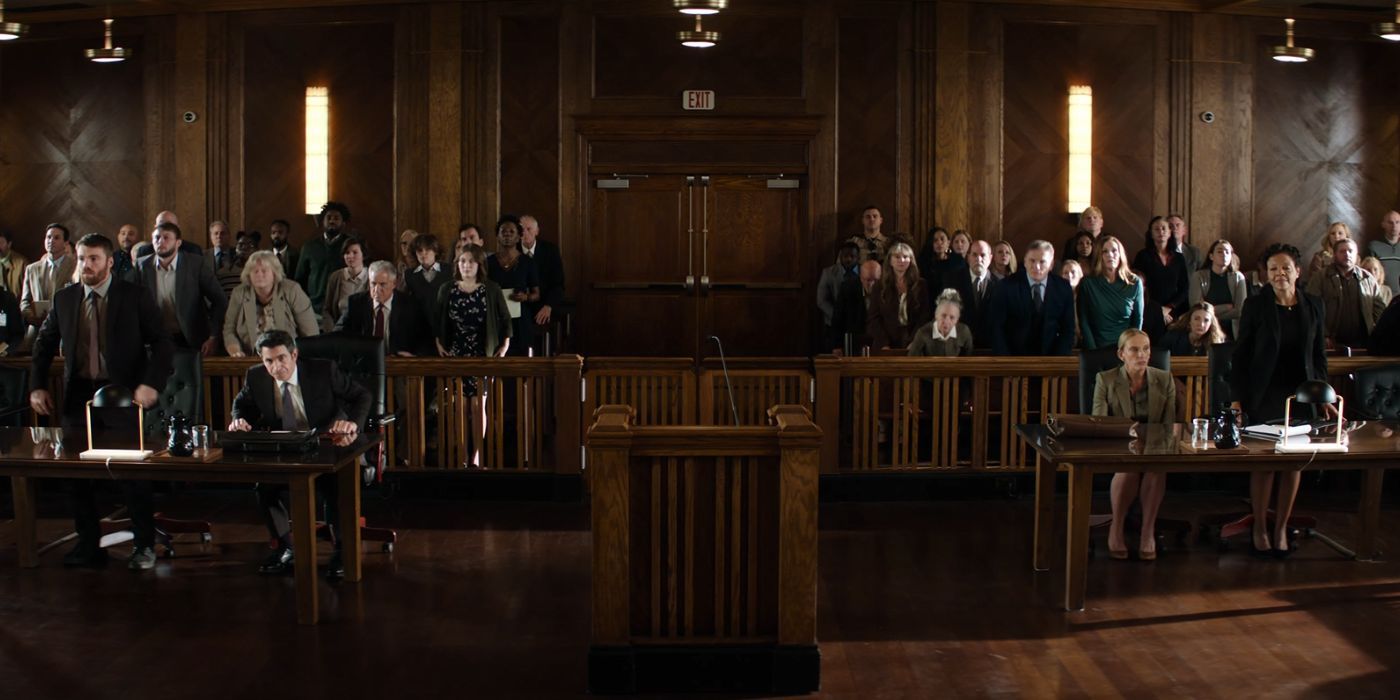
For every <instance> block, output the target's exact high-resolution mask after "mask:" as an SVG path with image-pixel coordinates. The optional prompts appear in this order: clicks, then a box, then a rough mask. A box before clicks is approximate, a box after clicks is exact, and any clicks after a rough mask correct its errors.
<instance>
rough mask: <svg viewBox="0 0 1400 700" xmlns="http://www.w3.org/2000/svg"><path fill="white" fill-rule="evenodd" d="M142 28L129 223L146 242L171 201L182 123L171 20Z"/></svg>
mask: <svg viewBox="0 0 1400 700" xmlns="http://www.w3.org/2000/svg"><path fill="white" fill-rule="evenodd" d="M144 27H145V36H146V37H147V40H146V41H145V42H144V46H143V48H144V49H145V50H144V51H143V52H142V54H141V57H140V60H141V64H142V78H141V86H142V91H143V94H144V105H145V118H146V123H145V151H146V164H145V168H144V169H143V170H144V172H143V179H144V184H143V187H142V190H143V193H144V197H143V198H142V203H143V206H142V208H141V211H140V212H139V215H138V217H137V219H136V221H134V222H132V223H135V224H136V226H137V228H138V229H139V230H140V231H141V237H142V238H143V239H146V238H149V233H148V232H149V231H151V230H152V229H153V228H154V222H155V215H156V212H159V211H161V210H163V209H167V208H169V207H170V206H172V205H173V204H174V201H175V131H176V129H177V128H178V127H179V125H181V123H182V122H181V121H180V113H179V112H177V111H176V110H175V52H176V42H175V41H174V36H175V18H174V17H172V16H159V17H147V18H146V19H145V21H144ZM240 82H241V81H240Z"/></svg>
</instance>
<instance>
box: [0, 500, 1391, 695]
mask: <svg viewBox="0 0 1400 700" xmlns="http://www.w3.org/2000/svg"><path fill="white" fill-rule="evenodd" d="M1305 500H1306V494H1305ZM1325 500H1331V499H1325ZM44 503H45V507H44V511H45V514H46V516H47V517H45V519H44V520H43V521H42V523H41V535H43V536H44V537H56V536H59V535H61V534H62V533H63V532H64V531H65V529H66V527H67V520H66V518H65V517H64V507H63V503H62V501H61V500H54V499H52V498H46V499H45V500H44ZM1311 504H1312V505H1313V506H1314V507H1317V508H1326V507H1329V506H1331V505H1332V504H1331V503H1327V502H1322V500H1319V499H1316V498H1314V499H1313V500H1312V501H1311ZM160 505H161V507H162V508H163V509H164V510H166V511H167V512H169V513H171V514H172V515H176V516H204V517H208V518H210V519H212V520H213V522H214V523H215V538H216V539H215V544H214V545H211V546H209V547H207V548H202V547H200V546H199V545H196V544H189V545H186V546H184V547H182V548H181V549H180V550H179V552H178V554H179V556H178V557H177V558H176V559H174V560H173V561H166V560H163V561H162V562H161V563H160V564H159V565H158V566H157V568H156V571H155V572H154V574H147V575H133V574H130V573H128V572H127V571H126V570H125V569H124V568H122V567H120V566H116V565H115V564H116V562H114V565H113V566H112V567H110V568H108V569H107V570H105V571H100V572H74V571H65V570H64V569H62V568H61V567H60V566H59V558H60V556H61V552H62V551H63V550H62V549H58V550H54V551H52V552H50V553H49V554H47V555H45V556H44V558H43V560H42V564H41V566H40V568H38V569H37V570H19V569H17V568H16V566H15V554H14V548H13V546H12V545H13V539H12V538H13V530H12V528H11V527H9V525H8V523H5V524H3V525H0V697H3V698H11V699H15V700H29V699H39V698H64V699H78V698H81V699H89V698H108V697H110V698H143V699H144V698H181V699H186V698H199V699H209V700H216V699H220V698H282V697H316V698H400V697H404V698H418V697H423V698H482V697H502V698H504V697H512V698H516V697H521V698H541V697H569V696H580V695H583V694H584V691H583V689H584V687H585V681H586V679H585V655H586V652H587V649H588V600H589V592H588V591H589V583H588V563H589V539H588V532H587V529H586V528H587V522H588V513H587V508H586V507H584V506H581V505H569V504H553V503H544V504H542V503H500V502H494V503H480V502H477V503H471V502H454V501H448V500H432V499H422V498H398V499H394V500H383V499H380V498H379V497H378V496H374V495H370V496H369V497H368V498H367V501H366V512H367V514H368V516H369V517H370V518H371V519H372V520H374V521H375V523H376V524H385V523H387V524H391V525H393V526H395V527H398V528H399V534H400V537H401V543H400V545H399V548H398V550H397V551H396V552H395V553H394V554H393V555H392V556H390V555H385V554H381V553H379V552H377V551H376V552H373V553H371V554H370V555H369V556H368V557H367V563H366V566H365V579H364V582H363V583H361V584H359V585H347V584H336V585H332V584H323V585H322V588H321V593H322V596H323V606H324V607H323V617H324V618H325V619H326V622H325V623H324V624H322V625H320V626H318V627H300V626H298V625H296V624H295V617H294V614H293V609H294V600H293V591H292V581H291V579H289V578H286V579H284V578H267V577H262V576H258V575H257V574H256V573H255V572H254V569H255V566H256V563H257V562H258V561H259V560H260V559H261V558H262V556H263V555H264V553H265V549H264V547H265V544H264V543H263V541H262V539H261V537H262V534H261V528H260V527H259V526H258V525H257V523H256V520H255V518H254V511H253V495H252V493H251V491H248V492H242V491H239V492H198V493H184V494H181V495H180V496H179V497H178V498H165V499H163V500H162V502H161V504H160ZM1305 505H1306V503H1305ZM1238 507H1239V502H1238V501H1237V500H1235V499H1232V498H1226V497H1222V496H1202V495H1189V496H1188V495H1169V496H1168V501H1167V508H1166V511H1167V512H1165V513H1164V514H1163V515H1164V517H1188V518H1191V517H1195V516H1196V515H1198V514H1202V513H1214V512H1229V511H1232V510H1236V509H1237V508H1238ZM0 513H5V514H7V510H0ZM1320 514H1321V515H1322V516H1323V518H1324V525H1331V526H1334V527H1340V528H1341V529H1340V530H1339V533H1340V534H1343V535H1344V536H1349V533H1350V530H1349V529H1347V528H1348V526H1349V520H1348V519H1347V518H1346V517H1345V516H1341V515H1338V514H1336V513H1335V512H1331V511H1322V512H1321V513H1320ZM821 524H822V532H821V578H820V594H819V595H820V597H819V606H820V609H819V629H820V639H821V653H822V693H821V695H822V696H825V697H833V698H863V699H864V698H886V697H888V698H905V697H913V698H927V697H985V696H1002V697H1114V696H1126V697H1132V698H1150V697H1182V698H1211V697H1219V698H1239V697H1329V698H1330V697H1337V698H1347V699H1348V700H1354V699H1358V698H1369V697H1375V698H1393V697H1396V696H1397V694H1400V563H1394V562H1391V563H1380V564H1360V563H1353V562H1348V561H1343V560H1341V559H1339V558H1338V557H1337V556H1336V555H1334V553H1333V552H1332V551H1331V550H1329V549H1327V548H1326V547H1324V546H1323V545H1322V544H1320V543H1318V542H1310V543H1306V544H1305V545H1304V546H1303V549H1302V551H1300V552H1299V553H1298V554H1297V555H1296V556H1295V557H1294V558H1292V559H1290V560H1288V561H1286V562H1275V561H1257V560H1253V559H1251V558H1250V557H1248V556H1247V555H1245V554H1243V553H1239V552H1232V553H1226V554H1223V555H1222V554H1219V553H1217V552H1216V551H1215V549H1214V547H1213V546H1206V545H1196V546H1195V547H1194V548H1193V549H1191V550H1190V551H1179V550H1178V551H1169V552H1165V553H1163V555H1162V557H1161V559H1159V560H1158V561H1157V562H1155V563H1152V564H1145V563H1138V562H1117V561H1107V560H1102V559H1100V560H1095V562H1094V563H1093V565H1092V567H1091V570H1090V575H1091V580H1090V584H1089V607H1088V609H1087V610H1086V611H1085V612H1083V613H1077V614H1065V613H1062V612H1059V611H1057V610H1056V609H1055V608H1054V607H1053V604H1052V601H1053V600H1054V599H1055V598H1056V595H1057V593H1058V592H1059V589H1060V583H1059V580H1057V578H1056V577H1055V576H1053V575H1046V574H1040V575H1034V574H1032V573H1031V572H1030V571H1029V561H1030V503H1029V501H1028V500H1026V499H1020V500H1006V499H981V500H959V501H934V502H915V503H830V504H824V505H823V506H822V514H821ZM1383 525H1384V528H1383V535H1382V537H1383V543H1384V544H1387V545H1389V544H1392V543H1395V540H1396V535H1395V534H1393V533H1395V532H1396V531H1397V530H1396V528H1397V525H1400V513H1397V512H1396V511H1395V510H1394V509H1393V507H1392V508H1388V509H1387V512H1386V513H1385V517H1384V520H1383ZM1100 537H1101V536H1100ZM1397 558H1400V557H1397ZM711 697H713V696H711Z"/></svg>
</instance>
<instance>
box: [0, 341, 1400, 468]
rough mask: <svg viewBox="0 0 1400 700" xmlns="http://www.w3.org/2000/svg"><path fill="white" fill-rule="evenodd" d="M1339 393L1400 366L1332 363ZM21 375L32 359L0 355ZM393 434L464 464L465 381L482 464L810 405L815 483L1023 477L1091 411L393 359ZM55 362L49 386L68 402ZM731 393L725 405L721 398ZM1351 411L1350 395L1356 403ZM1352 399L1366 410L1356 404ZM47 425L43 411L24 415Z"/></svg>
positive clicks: (934, 361)
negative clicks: (585, 435) (596, 426)
mask: <svg viewBox="0 0 1400 700" xmlns="http://www.w3.org/2000/svg"><path fill="white" fill-rule="evenodd" d="M255 362H256V360H254V359H232V358H206V359H205V360H204V418H203V421H204V422H206V423H208V424H209V425H211V426H214V427H215V428H221V427H223V426H226V425H228V422H229V408H230V403H231V401H232V399H233V396H234V395H236V394H237V393H238V390H239V389H240V388H241V386H242V382H243V377H244V374H245V372H246V371H247V369H248V367H250V366H252V365H253V364H254V363H255ZM1328 362H1329V370H1330V373H1331V375H1332V376H1331V381H1332V384H1333V386H1335V387H1337V389H1338V391H1339V392H1341V393H1342V394H1343V395H1347V394H1348V393H1349V392H1350V387H1351V384H1350V381H1349V379H1348V376H1349V375H1350V374H1351V373H1353V372H1355V371H1357V370H1360V369H1364V368H1368V367H1378V366H1384V365H1392V364H1395V363H1397V362H1400V358H1387V357H1371V356H1358V357H1340V356H1337V357H1331V358H1329V360H1328ZM0 363H3V364H4V365H7V366H14V367H24V368H27V367H28V364H29V362H28V358H25V357H12V358H3V359H0ZM385 365H386V374H387V377H388V384H389V389H388V391H387V392H386V394H387V402H388V408H389V410H390V411H397V412H398V413H399V420H398V425H397V426H395V427H394V428H392V429H390V430H389V431H388V435H387V438H388V444H389V450H390V458H391V459H392V460H393V461H392V464H393V465H394V466H395V468H399V469H408V470H411V471H412V470H455V469H463V468H464V465H466V464H467V463H468V460H469V459H470V458H471V456H472V455H471V452H472V447H473V444H474V443H473V441H472V439H471V432H470V430H471V423H470V422H469V421H470V420H471V417H470V414H471V405H470V404H471V402H470V401H468V400H467V399H466V397H465V396H464V391H463V389H464V384H465V378H467V377H474V376H480V377H482V379H480V380H478V381H479V382H480V385H481V386H483V387H484V388H485V393H484V396H485V398H484V402H485V404H486V410H487V420H486V425H487V434H486V438H485V440H484V441H483V444H482V446H481V456H480V460H479V463H478V467H479V468H480V469H482V470H486V471H502V472H510V471H515V472H541V471H543V472H549V473H558V474H577V473H579V472H580V470H581V467H582V431H583V429H584V426H585V423H584V417H585V416H591V415H593V412H594V411H596V409H597V408H598V407H600V406H603V405H608V404H618V405H626V406H630V407H632V409H633V411H634V412H635V413H634V417H633V419H632V424H633V425H636V426H665V425H720V426H723V425H733V424H734V422H735V421H734V414H735V413H736V412H737V413H738V417H739V420H738V423H739V425H740V426H761V425H766V424H767V421H768V417H767V411H768V409H769V408H771V407H772V406H775V405H779V404H787V405H797V406H801V407H803V408H805V409H807V410H808V411H809V412H810V413H811V414H812V416H813V418H814V422H815V423H816V424H817V425H818V426H820V427H821V428H822V432H823V438H822V446H821V455H822V458H821V466H822V473H824V474H841V473H872V472H899V471H939V472H962V473H1030V472H1031V471H1032V470H1033V469H1034V468H1035V466H1036V459H1037V458H1036V456H1035V454H1034V451H1032V450H1030V449H1029V448H1028V447H1027V446H1026V445H1025V444H1024V443H1023V442H1022V441H1021V440H1020V438H1019V437H1017V435H1016V433H1015V425H1016V424H1017V423H1038V422H1043V421H1044V420H1045V417H1046V416H1047V415H1049V414H1053V413H1057V412H1081V410H1082V411H1083V412H1088V407H1080V406H1079V405H1078V404H1079V400H1078V371H1079V367H1078V360H1077V358H1075V357H991V356H974V357H964V358H907V357H849V358H841V357H834V356H830V355H822V356H818V357H816V358H733V359H731V360H730V362H729V367H728V369H729V372H728V378H729V381H728V382H727V383H726V381H725V374H724V371H723V369H722V367H721V366H720V364H719V362H718V361H716V360H706V361H704V362H702V363H699V364H698V365H697V364H696V363H694V362H693V361H691V360H690V359H686V358H589V359H587V360H585V359H584V358H580V357H579V356H577V355H561V356H557V357H547V358H508V359H486V358H399V357H393V358H389V359H388V360H387V361H386V363H385ZM62 366H63V365H62V360H61V359H60V360H57V361H56V362H55V363H54V366H53V374H52V375H51V377H50V382H49V384H50V391H51V392H52V393H53V394H54V396H55V400H56V401H58V402H61V401H62V395H61V392H62V386H61V384H62V382H61V381H60V378H61V376H62ZM1171 371H1172V374H1173V376H1174V377H1175V378H1176V379H1177V380H1178V381H1179V382H1180V383H1179V385H1178V388H1179V392H1180V396H1181V400H1182V401H1184V402H1185V406H1186V409H1185V414H1186V415H1188V416H1200V415H1204V414H1206V413H1207V396H1208V385H1209V382H1208V381H1207V376H1206V375H1207V368H1206V360H1205V358H1200V357H1176V358H1173V359H1172V368H1171ZM731 386H732V389H733V391H732V396H733V404H732V405H731V403H730V396H731V392H730V387H731ZM1349 403H1350V402H1349ZM1353 405H1360V404H1353ZM28 422H29V423H30V424H32V425H40V424H41V422H40V421H38V419H37V417H36V416H33V415H31V416H30V420H29V421H28Z"/></svg>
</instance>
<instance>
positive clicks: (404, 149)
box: [393, 5, 429, 254]
mask: <svg viewBox="0 0 1400 700" xmlns="http://www.w3.org/2000/svg"><path fill="white" fill-rule="evenodd" d="M428 21H429V11H428V8H427V7H424V6H407V5H405V6H403V7H400V8H399V9H398V17H397V20H396V21H395V23H394V222H393V233H394V237H395V240H396V241H397V239H398V235H399V233H401V232H403V231H404V230H406V229H414V230H417V231H422V230H426V228H427V225H428V163H427V160H428V159H427V158H426V154H427V153H428V61H429V53H428V51H427V46H428ZM394 251H395V254H397V251H398V247H397V245H395V247H394Z"/></svg>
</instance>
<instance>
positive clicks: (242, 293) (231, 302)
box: [224, 250, 317, 357]
mask: <svg viewBox="0 0 1400 700" xmlns="http://www.w3.org/2000/svg"><path fill="white" fill-rule="evenodd" d="M240 279H241V280H242V284H239V285H238V286H237V287H234V289H233V293H232V294H230V295H229V298H228V314H227V315H226V316H224V349H226V350H228V354H229V357H245V356H247V355H251V354H253V344H254V342H255V341H256V340H257V337H258V336H259V335H261V334H263V333H264V332H266V331H270V330H283V331H287V332H288V333H291V334H292V335H293V336H296V337H303V336H308V335H316V332H317V326H316V312H315V311H313V310H312V308H311V298H310V297H308V296H306V292H304V291H302V289H301V287H300V286H299V285H298V284H297V283H296V282H293V281H291V280H289V279H287V278H286V273H285V272H283V271H282V263H281V262H279V261H278V260H277V255H276V254H275V253H273V252H272V251H270V250H260V251H258V252H256V253H253V254H252V255H251V256H249V257H248V263H247V264H246V265H244V266H243V275H242V277H241V278H240Z"/></svg>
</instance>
